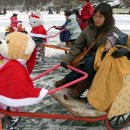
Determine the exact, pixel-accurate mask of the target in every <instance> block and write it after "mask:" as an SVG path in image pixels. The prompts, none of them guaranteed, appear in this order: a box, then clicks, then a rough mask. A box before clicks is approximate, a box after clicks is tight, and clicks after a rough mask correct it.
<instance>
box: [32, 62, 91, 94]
mask: <svg viewBox="0 0 130 130" xmlns="http://www.w3.org/2000/svg"><path fill="white" fill-rule="evenodd" d="M60 66H61V64H57V65H56V66H54V67H52V68H50V69H48V70H46V71H45V72H43V73H41V74H39V75H37V76H36V77H34V78H32V81H35V80H37V79H39V78H41V77H42V76H44V75H47V74H48V73H50V72H52V71H54V70H56V69H57V68H59V67H60ZM67 67H68V68H69V69H71V70H73V71H76V72H78V73H80V74H82V75H83V76H82V77H80V78H78V79H76V80H74V81H71V82H69V83H67V84H65V85H62V86H60V87H58V88H54V89H51V90H50V91H49V92H48V94H52V93H54V92H57V91H59V90H61V89H64V88H67V87H69V86H71V85H73V84H76V83H78V82H80V81H82V80H84V79H86V78H87V77H88V74H87V73H85V72H83V71H81V70H79V69H77V68H74V67H72V66H70V65H67Z"/></svg>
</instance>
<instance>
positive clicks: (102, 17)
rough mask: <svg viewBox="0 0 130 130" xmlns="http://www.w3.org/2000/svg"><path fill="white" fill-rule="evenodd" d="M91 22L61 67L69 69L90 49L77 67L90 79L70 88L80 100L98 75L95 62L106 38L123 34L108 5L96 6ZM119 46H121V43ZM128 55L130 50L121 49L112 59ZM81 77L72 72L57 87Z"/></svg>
mask: <svg viewBox="0 0 130 130" xmlns="http://www.w3.org/2000/svg"><path fill="white" fill-rule="evenodd" d="M89 22H90V23H89V26H88V27H87V28H85V29H84V30H83V31H82V32H81V34H80V36H79V37H78V39H77V40H76V41H75V42H74V45H73V46H72V47H71V48H70V50H69V52H68V53H67V55H65V57H64V59H63V60H62V62H61V66H63V67H65V68H67V65H68V64H70V65H71V64H72V63H73V61H74V60H75V59H76V58H77V56H79V55H80V54H81V52H83V50H84V48H85V47H86V49H89V51H88V53H87V54H86V55H85V56H84V58H83V59H82V60H81V61H80V62H79V64H78V65H77V66H76V68H78V69H80V70H82V71H84V72H86V73H88V77H87V79H86V80H84V81H81V82H79V83H77V84H75V85H74V86H73V87H70V90H71V91H70V95H71V96H72V95H73V97H75V98H79V97H80V95H81V94H82V93H83V92H84V91H85V90H86V89H89V88H90V86H91V84H92V81H93V78H94V76H95V73H96V71H94V60H95V55H96V51H97V49H98V47H99V46H101V45H102V44H104V43H105V41H106V37H107V35H108V34H109V33H111V32H115V33H119V32H121V31H120V30H119V29H118V28H117V27H116V26H115V20H114V17H113V13H112V7H111V6H110V5H109V4H107V3H100V4H99V5H98V6H96V8H95V10H94V13H93V17H92V19H91V20H89ZM118 44H119V45H120V43H118ZM126 44H127V43H124V44H123V46H126ZM91 45H93V46H91ZM90 47H91V48H90ZM128 53H129V51H128V49H125V48H120V49H118V50H116V51H115V52H114V53H113V54H112V57H114V58H118V57H122V56H124V55H127V54H128ZM79 77H81V75H80V74H79V73H76V72H75V71H71V72H70V73H68V74H67V75H66V76H65V77H64V78H63V79H61V80H59V81H57V82H56V83H55V87H60V86H62V85H64V84H66V83H68V82H71V81H73V80H76V79H77V78H79ZM73 90H74V91H73Z"/></svg>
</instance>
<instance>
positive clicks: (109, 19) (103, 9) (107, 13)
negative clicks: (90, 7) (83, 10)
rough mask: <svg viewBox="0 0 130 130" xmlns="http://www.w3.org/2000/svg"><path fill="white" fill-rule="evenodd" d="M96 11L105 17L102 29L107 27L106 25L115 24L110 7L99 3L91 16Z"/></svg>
mask: <svg viewBox="0 0 130 130" xmlns="http://www.w3.org/2000/svg"><path fill="white" fill-rule="evenodd" d="M98 11H99V12H100V14H102V15H103V16H104V17H105V22H104V24H103V26H102V27H107V26H108V25H109V26H112V25H113V24H114V23H115V20H114V17H113V12H112V7H111V5H109V4H107V3H100V4H99V5H97V6H96V8H95V10H94V13H93V15H94V14H95V13H97V12H98Z"/></svg>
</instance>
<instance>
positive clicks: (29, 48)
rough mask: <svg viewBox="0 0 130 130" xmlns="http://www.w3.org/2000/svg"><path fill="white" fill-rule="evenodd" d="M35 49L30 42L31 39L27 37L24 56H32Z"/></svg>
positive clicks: (33, 43) (32, 42) (31, 41)
mask: <svg viewBox="0 0 130 130" xmlns="http://www.w3.org/2000/svg"><path fill="white" fill-rule="evenodd" d="M35 47H36V44H35V42H34V41H33V40H32V38H31V37H29V40H28V42H27V48H26V50H25V54H26V55H29V54H32V52H33V50H34V48H35Z"/></svg>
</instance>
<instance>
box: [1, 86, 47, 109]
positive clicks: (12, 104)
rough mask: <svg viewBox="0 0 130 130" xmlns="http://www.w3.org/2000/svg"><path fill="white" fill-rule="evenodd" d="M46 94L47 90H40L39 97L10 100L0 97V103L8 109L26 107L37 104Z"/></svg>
mask: <svg viewBox="0 0 130 130" xmlns="http://www.w3.org/2000/svg"><path fill="white" fill-rule="evenodd" d="M47 93H48V90H47V89H44V88H42V89H41V92H40V94H39V97H35V98H24V99H11V98H7V97H4V96H1V95H0V102H1V103H3V104H5V105H7V106H10V107H20V106H28V105H33V104H37V103H39V102H40V101H41V100H42V99H43V98H44V97H45V96H46V95H47Z"/></svg>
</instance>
